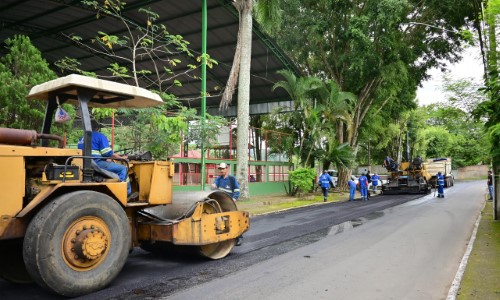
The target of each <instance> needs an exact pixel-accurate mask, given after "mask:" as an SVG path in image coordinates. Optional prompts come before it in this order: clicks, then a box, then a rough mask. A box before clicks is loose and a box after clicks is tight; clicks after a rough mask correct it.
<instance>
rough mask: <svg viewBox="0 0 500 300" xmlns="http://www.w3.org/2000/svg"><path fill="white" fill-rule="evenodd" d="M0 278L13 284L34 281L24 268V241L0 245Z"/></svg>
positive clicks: (13, 241)
mask: <svg viewBox="0 0 500 300" xmlns="http://www.w3.org/2000/svg"><path fill="white" fill-rule="evenodd" d="M0 277H1V278H4V279H5V280H7V281H10V282H13V283H29V282H32V281H33V279H31V276H30V275H29V274H28V271H27V270H26V267H25V266H24V261H23V240H22V239H14V240H7V241H2V242H1V243H0Z"/></svg>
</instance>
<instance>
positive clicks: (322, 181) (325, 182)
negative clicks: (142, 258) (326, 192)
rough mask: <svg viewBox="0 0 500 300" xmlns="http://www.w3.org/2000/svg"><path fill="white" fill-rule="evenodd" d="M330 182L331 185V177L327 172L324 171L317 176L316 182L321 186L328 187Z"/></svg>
mask: <svg viewBox="0 0 500 300" xmlns="http://www.w3.org/2000/svg"><path fill="white" fill-rule="evenodd" d="M330 183H331V184H332V185H333V181H332V177H330V175H328V174H326V173H325V174H322V175H321V176H320V177H319V180H318V184H319V185H320V186H321V187H322V188H329V187H330Z"/></svg>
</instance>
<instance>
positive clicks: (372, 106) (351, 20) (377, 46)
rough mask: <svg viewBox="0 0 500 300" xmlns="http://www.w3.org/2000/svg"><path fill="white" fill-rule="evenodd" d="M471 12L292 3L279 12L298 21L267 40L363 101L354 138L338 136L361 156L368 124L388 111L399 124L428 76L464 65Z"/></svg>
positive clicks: (327, 1) (466, 8)
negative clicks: (445, 63)
mask: <svg viewBox="0 0 500 300" xmlns="http://www.w3.org/2000/svg"><path fill="white" fill-rule="evenodd" d="M472 5H473V4H472V3H471V2H470V1H467V0H459V1H455V0H444V1H425V2H422V1H417V0H414V1H413V0H412V1H400V0H382V1H380V0H377V1H375V0H364V1H356V2H353V1H338V0H323V1H315V0H305V1H304V0H289V1H286V3H284V4H283V5H282V7H281V8H282V9H283V13H284V14H285V15H287V16H288V17H289V18H290V19H293V20H295V21H294V22H284V23H283V24H282V26H281V29H280V30H279V29H278V30H273V31H270V32H269V33H270V34H271V35H272V36H274V37H275V38H276V39H277V41H278V43H279V44H280V45H281V46H282V47H283V48H285V49H286V50H287V52H288V53H289V54H290V56H291V57H292V58H293V59H294V60H295V61H297V62H298V64H299V65H300V67H301V69H302V70H304V72H306V74H309V75H317V76H320V77H322V78H328V79H332V80H334V81H335V82H337V83H338V84H339V86H340V89H341V90H343V91H350V92H352V93H354V94H355V95H356V96H357V101H356V103H355V105H354V108H353V110H352V113H351V115H352V120H353V127H352V128H353V129H352V130H353V132H352V135H351V137H350V138H349V136H348V135H346V134H343V135H340V136H339V137H340V139H339V142H340V143H344V142H347V143H349V145H350V146H351V147H353V148H354V149H355V150H356V149H357V147H358V144H359V142H360V140H359V139H360V137H361V135H360V134H361V131H362V130H363V128H366V127H368V126H369V124H366V123H365V120H366V118H367V117H368V116H370V115H371V114H374V113H375V112H377V111H379V110H380V109H382V112H383V113H387V116H388V117H389V118H388V119H389V120H395V119H399V118H394V116H391V113H395V114H397V113H398V109H399V112H400V111H401V108H403V109H404V110H409V109H412V108H415V107H416V104H415V101H414V98H415V97H414V96H415V95H414V94H415V91H416V87H417V85H418V84H419V83H420V82H421V81H422V80H424V79H426V76H427V75H426V72H427V70H428V69H429V68H431V67H436V66H440V65H442V61H443V60H450V61H452V62H453V61H456V60H457V59H458V58H459V56H458V50H459V47H460V43H461V41H464V40H465V38H464V36H463V35H461V34H460V33H459V32H458V31H457V30H459V29H460V28H461V27H462V26H463V25H465V24H467V20H473V19H474V15H473V13H472V9H471V8H472ZM429 25H430V26H429ZM443 29H444V30H443ZM297 45H300V47H297ZM386 108H389V109H386ZM342 132H344V133H345V129H343V130H342ZM340 171H341V175H342V174H344V175H345V173H346V172H344V171H347V170H340Z"/></svg>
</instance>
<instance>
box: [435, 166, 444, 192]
mask: <svg viewBox="0 0 500 300" xmlns="http://www.w3.org/2000/svg"><path fill="white" fill-rule="evenodd" d="M436 180H437V189H438V198H444V176H443V174H441V172H438V173H437V175H436Z"/></svg>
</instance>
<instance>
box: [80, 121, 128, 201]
mask: <svg viewBox="0 0 500 300" xmlns="http://www.w3.org/2000/svg"><path fill="white" fill-rule="evenodd" d="M100 127H101V126H100V124H99V123H98V122H96V121H95V120H92V156H93V157H95V158H94V162H95V163H96V164H97V166H99V168H101V169H104V170H107V171H110V172H113V173H115V174H117V175H118V177H119V178H120V181H122V182H126V183H127V195H128V198H129V200H131V199H133V198H137V196H138V195H137V192H136V193H133V194H132V187H131V186H130V180H129V177H128V174H127V167H125V166H124V165H122V164H117V163H114V162H112V161H108V159H113V158H118V159H127V158H128V157H127V156H126V155H119V154H118V153H114V152H113V149H111V147H110V146H109V141H108V138H107V137H106V136H105V135H104V134H102V133H101V132H99V130H100ZM78 149H83V137H81V138H80V139H79V140H78Z"/></svg>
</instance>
